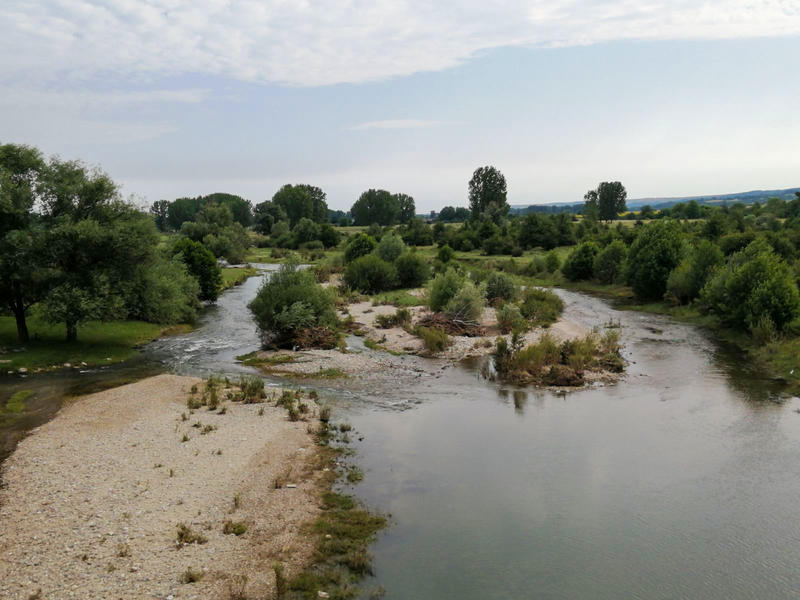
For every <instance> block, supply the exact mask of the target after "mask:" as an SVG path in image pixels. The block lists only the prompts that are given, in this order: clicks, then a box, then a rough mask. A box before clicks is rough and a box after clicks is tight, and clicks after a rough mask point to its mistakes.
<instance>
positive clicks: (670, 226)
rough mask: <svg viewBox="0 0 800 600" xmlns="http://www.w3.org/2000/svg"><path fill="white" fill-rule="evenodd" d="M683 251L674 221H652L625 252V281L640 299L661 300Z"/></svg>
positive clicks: (679, 231)
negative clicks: (626, 259) (626, 273)
mask: <svg viewBox="0 0 800 600" xmlns="http://www.w3.org/2000/svg"><path fill="white" fill-rule="evenodd" d="M682 255H683V235H682V233H681V229H680V225H679V224H678V223H676V222H675V221H671V220H669V221H665V220H660V221H656V222H651V223H649V224H647V225H645V226H644V227H642V230H641V231H640V232H639V235H638V236H637V238H636V240H635V241H634V242H633V244H632V245H631V248H630V250H629V252H628V283H629V284H630V285H631V287H632V288H633V291H634V293H635V294H636V296H637V297H638V298H640V299H643V300H647V299H651V300H660V299H661V298H663V296H664V292H665V291H666V289H667V280H668V278H669V274H670V272H671V271H672V269H674V268H675V267H676V266H677V265H678V263H679V262H680V260H681V257H682Z"/></svg>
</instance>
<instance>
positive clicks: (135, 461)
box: [0, 375, 322, 599]
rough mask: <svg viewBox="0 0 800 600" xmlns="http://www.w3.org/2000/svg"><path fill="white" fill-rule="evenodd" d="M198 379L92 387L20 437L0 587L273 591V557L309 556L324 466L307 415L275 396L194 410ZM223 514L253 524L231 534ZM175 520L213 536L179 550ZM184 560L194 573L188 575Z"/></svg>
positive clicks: (46, 592)
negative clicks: (300, 417) (236, 585)
mask: <svg viewBox="0 0 800 600" xmlns="http://www.w3.org/2000/svg"><path fill="white" fill-rule="evenodd" d="M196 383H197V384H199V383H200V380H198V379H194V378H188V377H178V376H174V375H160V376H157V377H152V378H149V379H145V380H143V381H139V382H137V383H134V384H131V385H126V386H123V387H119V388H115V389H111V390H107V391H104V392H100V393H98V394H93V395H90V396H86V397H84V398H81V399H78V400H76V401H75V402H73V403H71V404H70V405H68V406H66V407H65V408H64V409H62V411H61V412H60V413H59V414H58V415H57V416H56V418H55V419H53V420H52V421H50V422H49V423H47V424H45V425H43V426H42V427H40V428H38V429H36V430H34V432H33V433H32V434H31V435H30V436H29V437H28V438H26V439H25V440H23V441H22V442H21V443H20V444H19V446H18V447H17V450H16V451H15V452H14V454H13V455H12V456H10V457H9V458H8V460H7V461H6V463H5V466H4V470H3V482H4V484H5V487H4V488H3V489H2V490H0V597H2V598H8V599H16V598H20V599H28V598H30V597H32V595H34V594H36V593H37V592H38V591H39V590H41V592H40V596H38V597H41V598H46V599H55V598H59V599H60V598H109V599H111V598H113V599H119V598H124V599H128V598H130V599H134V598H136V599H138V598H174V599H177V598H227V597H228V591H229V586H230V585H231V582H232V581H233V580H234V578H236V577H238V576H240V575H246V576H247V577H248V585H247V591H248V594H250V595H251V596H254V597H271V596H270V595H271V593H272V590H273V588H274V582H273V576H272V572H271V569H270V566H271V564H272V563H273V562H274V561H281V562H283V563H284V564H285V565H286V568H287V571H288V574H289V575H290V576H291V574H293V573H295V572H297V570H299V569H300V568H301V567H302V565H303V564H304V563H305V562H306V561H307V560H308V557H309V556H310V553H311V551H312V542H311V541H310V540H307V539H305V538H304V536H303V535H301V533H300V528H301V525H302V524H303V523H306V522H308V521H309V520H311V519H313V518H314V517H315V516H316V515H317V514H318V512H319V506H318V500H317V494H318V491H317V490H318V485H317V484H316V482H317V480H318V479H319V478H320V477H322V471H321V470H319V469H320V466H319V465H318V464H316V463H318V456H317V453H316V448H317V447H316V446H315V444H314V442H313V439H312V436H311V435H310V434H309V433H308V431H307V428H308V423H305V422H302V421H300V422H290V421H288V419H287V418H286V411H285V410H283V409H281V408H276V407H274V406H271V405H269V404H249V405H246V404H238V403H230V402H228V403H226V409H227V412H226V414H217V413H211V412H209V411H207V410H206V409H205V408H203V409H200V410H197V411H195V412H194V414H191V415H190V414H189V411H188V409H187V408H186V398H187V395H188V392H189V389H190V387H191V386H192V385H193V384H196ZM262 408H263V411H264V413H263V415H259V414H258V413H259V410H261V409H262ZM182 413H185V414H186V416H187V417H188V419H187V420H183V419H182ZM198 422H199V423H201V425H202V427H194V426H193V425H194V424H195V423H198ZM207 425H208V426H211V427H213V428H214V429H211V427H210V428H208V431H207V433H205V434H202V433H201V432H202V431H203V427H205V426H207ZM184 436H188V438H189V439H188V441H182V439H183V438H184ZM276 478H277V479H282V480H283V481H284V482H286V483H293V484H296V486H297V487H296V488H282V489H275V480H276ZM236 495H238V497H239V499H240V500H239V502H238V504H239V507H238V508H236V507H235V506H234V497H235V496H236ZM226 520H232V521H234V522H244V523H245V524H246V525H247V531H246V532H245V533H244V534H243V535H241V536H238V537H237V536H236V535H232V534H228V535H225V534H223V531H222V529H223V524H224V523H225V521H226ZM179 523H184V524H186V525H188V526H189V527H190V528H191V529H192V530H193V531H194V532H196V533H199V534H202V535H203V536H205V537H206V538H207V542H206V543H204V544H202V545H200V544H191V545H186V546H184V547H178V546H177V545H176V534H177V526H178V524H179ZM188 568H191V569H192V570H194V571H195V572H200V573H202V577H201V578H200V580H199V581H197V582H195V583H189V584H186V583H182V582H181V579H182V577H183V575H184V573H185V572H186V571H187V569H188Z"/></svg>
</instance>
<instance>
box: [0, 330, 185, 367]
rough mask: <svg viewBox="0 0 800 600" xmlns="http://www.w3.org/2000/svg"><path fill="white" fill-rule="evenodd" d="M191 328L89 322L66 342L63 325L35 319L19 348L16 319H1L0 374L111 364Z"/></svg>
mask: <svg viewBox="0 0 800 600" xmlns="http://www.w3.org/2000/svg"><path fill="white" fill-rule="evenodd" d="M188 328H189V327H188V326H186V325H178V326H174V327H165V326H164V325H155V324H153V323H144V322H142V321H109V322H107V323H100V322H98V321H90V322H88V323H85V324H84V325H81V326H80V327H79V328H78V340H77V341H75V342H67V341H66V340H65V337H66V330H65V328H64V325H63V324H57V325H53V324H51V323H47V322H45V321H42V320H40V319H37V318H36V317H30V318H29V319H28V330H29V332H30V337H31V339H30V341H29V342H27V343H26V344H22V345H20V344H19V343H18V342H17V329H16V324H15V322H14V318H13V317H0V371H2V370H7V371H10V370H13V369H18V368H21V367H25V368H27V369H34V368H38V367H49V366H61V365H63V364H64V363H71V364H80V363H82V362H85V363H86V364H88V365H101V364H111V363H116V362H121V361H123V360H127V359H129V358H131V357H132V356H134V355H135V354H136V346H139V345H141V344H144V343H146V342H150V341H152V340H154V339H156V338H158V337H160V336H161V335H164V334H169V333H177V332H180V331H186V330H187V329H188Z"/></svg>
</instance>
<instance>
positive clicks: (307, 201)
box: [272, 183, 328, 227]
mask: <svg viewBox="0 0 800 600" xmlns="http://www.w3.org/2000/svg"><path fill="white" fill-rule="evenodd" d="M325 198H326V197H325V192H323V191H322V190H321V189H320V188H318V187H316V186H313V185H308V184H305V183H300V184H297V185H291V184H286V185H284V186H283V187H282V188H281V189H279V190H278V191H277V192H275V195H274V196H272V204H273V205H274V206H276V207H278V208H280V209H282V210H283V212H284V213H285V214H286V217H287V218H288V219H289V223H290V225H291V227H294V226H295V225H297V224H298V223H299V222H300V219H303V218H305V219H310V220H311V221H313V222H315V223H325V222H326V221H327V220H328V204H327V203H326V201H325Z"/></svg>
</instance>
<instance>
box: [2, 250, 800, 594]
mask: <svg viewBox="0 0 800 600" xmlns="http://www.w3.org/2000/svg"><path fill="white" fill-rule="evenodd" d="M260 266H261V267H262V268H264V269H272V268H274V267H273V266H270V265H260ZM262 279H263V276H262V277H253V278H250V279H249V280H247V281H246V282H245V283H244V284H242V285H241V286H238V287H236V288H233V289H232V290H230V291H227V292H225V293H224V294H223V295H222V296H221V298H220V299H219V302H218V303H217V305H216V306H213V307H210V308H209V309H207V310H206V311H205V313H204V314H203V316H202V318H201V322H200V324H199V327H198V328H197V329H195V330H194V331H192V332H191V333H188V334H185V335H181V336H175V337H167V338H162V339H160V340H157V341H156V342H153V343H152V344H150V345H148V346H147V347H145V348H144V349H143V355H142V357H141V358H140V359H137V360H134V361H129V362H128V363H125V364H123V365H118V366H115V367H108V368H105V369H101V370H88V371H87V372H84V373H66V374H65V373H61V374H59V373H54V374H46V375H37V376H36V377H31V378H28V379H26V380H20V379H18V378H16V377H14V378H9V377H4V378H2V379H0V395H2V396H6V395H8V394H9V393H10V392H12V391H13V390H14V389H21V388H23V387H24V388H27V389H35V390H36V396H35V397H34V401H35V402H36V403H37V404H36V407H37V410H36V411H34V414H33V415H32V416H31V417H30V419H32V420H31V421H30V422H26V425H25V426H26V427H28V428H29V427H30V426H33V425H35V424H36V422H37V420H38V422H41V421H42V420H44V419H47V418H50V416H52V414H53V413H54V412H55V411H56V410H57V408H58V405H59V402H60V397H61V396H63V395H64V394H67V393H77V392H82V391H88V390H91V389H92V387H93V386H94V385H103V382H104V381H114V380H115V379H125V378H126V377H136V376H142V375H147V374H151V373H156V372H160V371H162V372H163V371H165V370H167V371H172V372H176V373H180V374H191V375H200V376H204V375H207V374H210V373H217V374H233V375H235V374H238V373H242V372H252V370H251V369H249V368H248V367H244V366H242V365H241V364H239V363H237V362H236V360H235V357H236V356H237V355H240V354H244V353H247V352H250V351H252V350H255V349H257V348H258V345H259V340H258V336H257V333H256V330H255V326H254V324H253V322H252V319H251V317H250V315H249V312H248V310H247V303H248V302H249V301H250V299H252V298H253V296H254V295H255V293H256V291H257V289H258V287H259V286H260V284H261V281H262ZM558 293H559V295H561V297H562V298H563V299H564V301H565V303H566V309H565V312H564V317H565V318H566V319H568V320H571V321H574V322H577V323H579V324H581V325H585V326H587V327H593V326H603V324H609V323H612V322H613V323H618V324H619V326H620V333H621V340H622V342H623V344H624V346H625V349H624V356H625V358H626V359H627V360H628V361H629V363H630V364H629V367H628V371H627V375H626V377H625V379H624V380H623V381H622V382H620V383H619V384H616V385H610V386H600V387H593V388H590V389H587V390H582V391H578V392H571V393H559V392H554V391H550V390H541V389H534V388H527V389H525V388H516V387H513V386H507V385H502V384H499V383H496V382H493V381H490V380H487V379H485V378H484V377H482V375H481V371H482V370H483V369H481V365H480V364H479V362H480V361H464V362H463V363H462V364H459V365H455V366H448V365H447V364H446V363H444V362H441V368H439V372H438V373H437V374H435V375H427V376H420V377H416V378H405V379H403V380H398V381H395V382H388V383H387V381H386V380H381V381H380V382H379V383H375V384H371V383H367V384H365V383H364V381H367V382H368V380H369V376H367V377H365V380H364V381H362V382H359V381H355V380H352V381H349V382H348V381H347V380H342V381H336V382H328V381H320V382H314V381H313V380H310V381H308V382H305V383H304V384H303V385H307V386H309V387H315V388H316V389H318V390H320V392H321V395H322V397H323V398H324V399H326V400H328V401H329V402H331V403H333V404H334V406H335V412H336V416H337V418H338V419H340V420H347V421H349V422H350V423H352V424H353V426H354V427H355V429H356V430H357V431H358V435H357V436H353V438H354V449H355V450H356V453H357V454H356V462H357V463H358V464H359V466H361V467H362V468H363V470H364V472H365V475H366V476H365V479H364V481H363V482H361V483H359V484H358V485H356V486H355V487H352V488H348V491H349V492H350V493H354V494H355V495H356V496H358V497H359V498H360V499H361V500H362V501H364V503H365V504H366V505H367V506H369V507H370V508H373V509H375V510H378V511H381V512H384V513H388V514H390V515H391V519H390V526H389V527H388V528H387V529H386V530H385V531H384V532H383V533H381V534H380V536H379V539H378V540H377V542H376V543H375V544H374V545H373V547H372V554H373V555H374V571H375V574H374V577H372V578H370V579H371V580H370V581H367V582H365V585H364V586H363V588H364V589H374V588H376V587H378V586H381V587H383V588H385V590H386V597H387V598H392V599H397V600H400V599H402V600H425V599H443V600H444V599H454V600H455V599H459V600H473V599H474V600H478V599H480V600H486V599H490V598H491V599H506V598H508V599H512V598H513V599H520V598H547V599H550V598H553V599H555V598H559V599H562V598H563V599H583V598H593V599H609V600H611V599H613V600H618V599H621V598H641V599H662V598H663V599H676V598H685V599H693V600H694V599H720V600H722V599H726V600H730V599H755V598H759V599H762V598H763V599H766V598H771V599H780V598H798V597H800V414H799V412H800V400H798V399H796V398H791V397H784V396H783V395H781V383H780V382H778V381H774V380H770V379H766V378H764V377H763V375H761V374H759V373H757V372H754V371H753V370H752V368H751V367H750V365H748V364H747V363H746V362H745V361H743V360H742V358H741V356H740V355H739V353H737V352H736V351H735V350H732V349H730V348H726V347H724V346H723V345H721V344H720V343H718V342H716V341H715V340H713V339H712V337H711V335H710V334H709V332H706V331H703V330H700V329H697V328H695V327H693V326H690V325H684V324H681V323H676V322H674V321H671V320H670V319H667V318H665V317H660V316H656V315H651V314H647V313H637V312H625V311H617V310H615V309H614V308H613V307H611V306H610V305H609V304H608V303H606V302H605V301H603V300H599V299H596V298H593V297H590V296H586V295H583V294H579V293H574V292H567V291H563V290H559V291H558ZM348 342H349V344H350V345H351V346H352V347H353V348H355V349H358V350H360V351H363V352H372V351H371V350H368V349H366V348H364V346H363V344H360V343H359V341H358V340H357V339H354V338H350V339H349V340H348ZM391 360H397V361H423V360H425V359H420V358H417V357H392V359H391ZM437 368H438V365H437ZM428 370H430V369H428ZM266 379H267V380H268V382H269V383H270V384H272V385H279V384H280V383H284V384H285V383H286V382H285V381H283V382H281V380H278V379H273V378H266ZM361 436H363V440H361V441H355V438H358V437H361ZM9 443H10V442H9Z"/></svg>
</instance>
